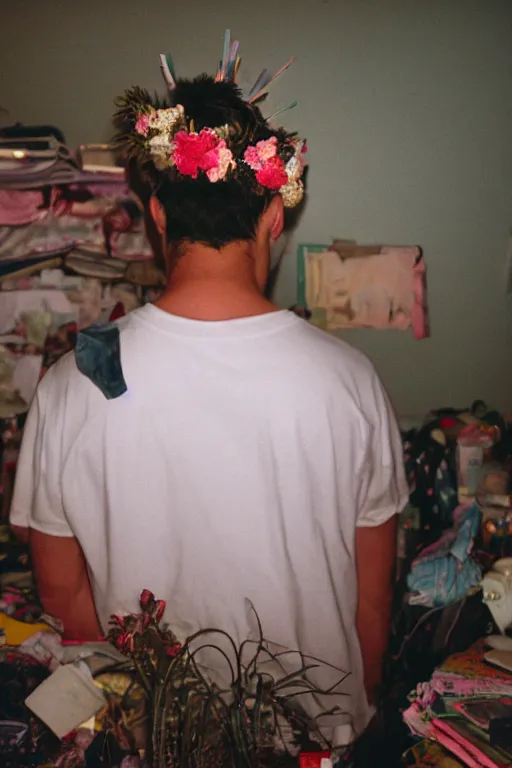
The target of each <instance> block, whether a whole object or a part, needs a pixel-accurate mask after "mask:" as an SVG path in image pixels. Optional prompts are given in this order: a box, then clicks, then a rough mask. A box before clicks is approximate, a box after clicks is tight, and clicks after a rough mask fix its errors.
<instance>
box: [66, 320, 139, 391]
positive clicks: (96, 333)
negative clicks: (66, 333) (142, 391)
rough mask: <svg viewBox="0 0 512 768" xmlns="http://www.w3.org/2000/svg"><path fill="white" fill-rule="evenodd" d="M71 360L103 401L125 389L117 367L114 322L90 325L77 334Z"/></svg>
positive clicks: (118, 347)
mask: <svg viewBox="0 0 512 768" xmlns="http://www.w3.org/2000/svg"><path fill="white" fill-rule="evenodd" d="M75 360H76V365H77V368H78V370H79V371H80V373H83V375H84V376H87V378H88V379H89V380H90V381H92V383H93V384H95V385H96V386H97V387H98V389H99V390H100V391H101V392H102V394H103V395H105V397H106V398H107V400H114V399H115V398H116V397H120V396H121V395H124V393H125V392H126V391H127V390H128V387H127V386H126V381H125V380H124V376H123V369H122V366H121V342H120V336H119V328H118V327H117V325H115V324H114V323H108V324H106V325H91V326H89V327H88V328H84V329H83V330H82V331H79V333H78V336H77V340H76V347H75Z"/></svg>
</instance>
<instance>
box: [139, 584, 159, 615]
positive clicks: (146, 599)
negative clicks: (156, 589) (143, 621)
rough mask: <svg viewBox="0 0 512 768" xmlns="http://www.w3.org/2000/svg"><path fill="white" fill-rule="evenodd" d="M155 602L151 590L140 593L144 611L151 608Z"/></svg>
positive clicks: (141, 605) (140, 601)
mask: <svg viewBox="0 0 512 768" xmlns="http://www.w3.org/2000/svg"><path fill="white" fill-rule="evenodd" d="M154 601H155V596H154V594H153V593H152V592H151V591H150V590H149V589H143V590H142V592H141V593H140V598H139V603H140V607H141V608H142V609H143V610H144V608H146V609H147V608H149V607H150V606H151V605H152V604H153V603H154Z"/></svg>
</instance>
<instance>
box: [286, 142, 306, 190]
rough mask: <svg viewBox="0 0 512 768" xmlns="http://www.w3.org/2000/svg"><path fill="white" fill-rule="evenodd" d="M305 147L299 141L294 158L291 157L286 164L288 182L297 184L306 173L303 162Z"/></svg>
mask: <svg viewBox="0 0 512 768" xmlns="http://www.w3.org/2000/svg"><path fill="white" fill-rule="evenodd" d="M303 147H304V142H303V141H298V142H297V143H296V144H295V151H294V153H293V157H291V158H290V159H289V160H288V162H287V163H286V167H285V171H286V175H287V176H288V181H290V182H296V181H298V180H299V179H300V177H301V176H302V173H303V171H304V161H303V160H302V157H301V155H302V149H303Z"/></svg>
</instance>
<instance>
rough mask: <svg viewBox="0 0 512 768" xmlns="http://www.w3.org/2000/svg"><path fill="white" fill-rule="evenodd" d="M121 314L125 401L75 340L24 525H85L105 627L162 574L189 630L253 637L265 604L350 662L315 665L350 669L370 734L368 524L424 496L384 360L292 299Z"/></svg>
mask: <svg viewBox="0 0 512 768" xmlns="http://www.w3.org/2000/svg"><path fill="white" fill-rule="evenodd" d="M119 326H120V329H121V358H122V367H123V372H124V376H125V380H126V382H127V386H128V391H127V393H126V394H124V395H122V396H121V397H119V398H117V399H115V400H107V399H106V398H105V397H104V396H103V394H102V393H101V392H100V391H99V389H97V388H96V387H95V385H94V384H92V383H91V382H90V381H89V380H88V379H87V378H86V377H85V376H83V375H82V374H81V373H80V372H79V371H78V369H77V367H76V364H75V360H74V356H73V354H70V355H67V356H66V357H64V358H63V359H62V360H61V361H60V362H59V363H57V364H56V365H55V366H54V367H53V368H51V369H50V371H49V372H48V374H47V375H46V377H45V378H44V380H43V381H42V383H41V384H40V386H39V388H38V391H37V394H36V397H35V399H34V402H33V404H32V407H31V410H30V413H29V416H28V419H27V424H26V428H25V435H24V440H23V445H22V448H21V455H20V459H19V465H18V472H17V479H16V487H15V493H14V499H13V505H12V510H11V522H12V523H13V524H14V525H19V526H27V525H29V526H30V527H32V528H34V529H36V530H38V531H41V532H43V533H45V534H49V535H53V536H76V538H77V539H78V541H79V542H80V544H81V546H82V549H83V552H84V555H85V558H86V560H87V563H88V565H89V569H90V576H91V583H92V588H93V591H94V598H95V602H96V607H97V611H98V615H99V618H100V621H101V623H102V626H103V628H104V629H106V628H107V625H108V620H109V617H110V615H111V614H113V613H118V614H119V613H127V612H137V608H138V597H139V594H140V592H141V590H142V589H144V588H147V589H150V590H152V591H153V592H154V593H155V595H156V596H157V597H158V598H163V599H165V600H166V602H167V609H166V614H165V618H166V620H167V622H168V623H169V624H170V625H171V627H172V628H173V629H174V631H175V632H176V634H177V635H178V637H180V638H184V637H185V636H187V635H188V634H190V633H192V632H193V631H196V630H198V629H204V628H206V627H218V628H222V629H224V630H227V631H228V632H229V633H230V634H231V635H232V636H233V638H234V639H235V641H237V642H241V641H243V640H244V639H246V638H247V637H249V636H250V637H255V634H254V632H255V621H254V615H253V613H252V611H251V610H250V608H249V606H250V604H252V605H253V606H254V608H255V610H256V611H257V613H258V616H259V618H260V621H261V624H262V626H263V633H264V635H265V637H266V638H267V639H268V640H269V641H271V642H274V643H277V644H279V645H281V646H284V647H285V648H288V649H290V650H294V651H296V650H298V651H301V652H302V653H303V654H308V655H311V656H313V657H316V658H317V659H320V660H322V661H323V662H327V663H328V664H330V665H333V667H335V668H336V669H333V668H332V667H322V668H321V669H320V670H317V671H314V672H312V673H310V675H311V677H312V678H313V679H314V680H315V682H316V683H317V684H319V685H320V686H321V687H323V688H324V689H326V688H328V687H330V686H332V685H333V684H334V683H335V682H336V681H337V680H339V679H340V676H341V673H340V672H339V670H340V669H341V670H344V671H345V672H349V673H350V675H349V677H348V678H347V679H346V680H345V681H344V682H343V683H342V685H341V686H340V691H341V692H342V693H343V694H347V695H343V696H340V697H338V698H336V699H332V697H330V698H329V699H328V700H326V701H324V702H323V710H325V709H330V708H331V707H333V706H334V705H336V704H339V705H340V706H341V708H342V709H343V710H344V711H345V712H347V713H349V715H350V717H351V718H352V721H353V725H354V727H355V729H356V731H359V730H360V729H361V728H362V727H364V726H365V725H366V722H367V720H368V715H369V710H368V706H367V702H366V698H365V695H364V692H363V682H362V661H361V654H360V648H359V642H358V638H357V634H356V627H355V617H356V604H357V580H356V567H355V552H354V550H355V532H356V527H357V526H376V525H380V524H382V523H384V522H385V521H386V520H387V519H388V518H389V517H390V516H392V515H394V514H396V513H397V512H399V511H400V510H401V509H402V508H403V507H404V506H405V503H406V501H407V488H406V484H405V479H404V472H403V465H402V446H401V441H400V435H399V432H398V429H397V426H396V422H395V418H394V415H393V413H392V410H391V407H390V404H389V401H388V399H387V397H386V395H385V393H384V390H383V388H382V385H381V383H380V381H379V379H378V377H377V375H376V373H375V371H374V369H373V367H372V366H371V364H370V363H369V362H368V360H367V359H366V358H365V357H364V356H363V355H362V354H360V353H359V352H357V351H355V350H354V349H352V348H351V347H349V346H348V345H347V344H345V343H344V342H342V341H340V340H338V339H335V338H333V337H331V336H329V335H328V334H326V333H324V332H322V331H319V330H317V329H315V328H314V327H312V326H310V325H308V324H307V323H306V322H305V321H304V320H301V319H300V318H298V317H296V316H295V315H294V314H293V313H291V312H287V311H280V312H275V313H270V314H266V315H262V316H258V317H249V318H244V319H240V320H230V321H226V322H200V321H195V320H187V319H183V318H179V317H176V316H173V315H170V314H167V313H165V312H163V311H162V310H160V309H158V308H156V307H154V306H151V305H146V306H145V307H143V308H141V309H138V310H136V311H134V312H132V313H131V314H130V315H128V316H127V317H125V318H123V320H121V321H120V322H119ZM368 567H369V568H371V563H368ZM303 703H304V705H305V706H306V708H308V709H309V710H310V711H311V712H313V713H316V712H318V710H319V708H320V707H321V704H320V703H318V701H316V702H310V703H307V702H306V700H304V702H303ZM340 722H341V721H340Z"/></svg>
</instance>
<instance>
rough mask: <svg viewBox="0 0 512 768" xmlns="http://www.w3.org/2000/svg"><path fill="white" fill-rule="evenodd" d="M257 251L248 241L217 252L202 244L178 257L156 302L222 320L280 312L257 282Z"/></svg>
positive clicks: (176, 310)
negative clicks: (255, 270)
mask: <svg viewBox="0 0 512 768" xmlns="http://www.w3.org/2000/svg"><path fill="white" fill-rule="evenodd" d="M253 259H254V252H252V251H251V246H250V245H248V244H236V243H233V244H232V245H229V246H226V248H223V249H222V250H221V251H215V250H213V249H210V248H206V247H204V246H202V245H199V244H194V245H192V246H190V247H189V248H188V249H187V251H186V252H182V253H181V255H178V256H177V258H175V259H170V263H171V264H172V263H173V261H174V265H173V268H172V269H171V271H170V275H169V282H168V285H167V288H166V290H165V291H164V293H163V295H162V296H161V297H160V299H159V300H158V301H157V303H156V305H157V306H158V307H159V308H160V309H163V310H164V311H165V312H169V313H171V314H173V315H178V316H180V317H185V318H188V319H190V320H203V321H220V320H235V319H237V318H242V317H254V316H256V315H264V314H268V313H270V312H276V311H278V310H279V307H276V306H275V304H273V303H272V302H271V301H269V300H268V299H266V298H265V297H264V296H263V295H262V293H261V289H260V287H259V286H258V284H257V280H256V277H255V273H254V261H253Z"/></svg>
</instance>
